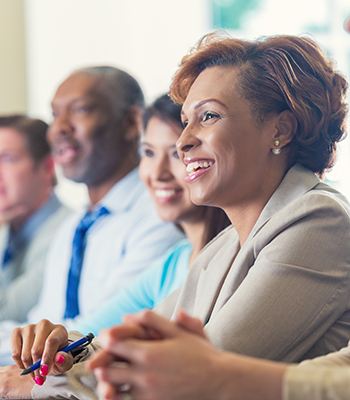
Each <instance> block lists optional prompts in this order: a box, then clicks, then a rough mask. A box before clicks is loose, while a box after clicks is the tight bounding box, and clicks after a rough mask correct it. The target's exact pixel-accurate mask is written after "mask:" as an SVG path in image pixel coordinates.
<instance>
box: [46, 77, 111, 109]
mask: <svg viewBox="0 0 350 400" xmlns="http://www.w3.org/2000/svg"><path fill="white" fill-rule="evenodd" d="M99 81H100V80H99V79H98V77H96V76H93V75H89V74H83V73H79V74H74V75H71V76H69V77H68V78H67V79H66V80H65V81H64V82H63V83H62V84H61V85H60V86H59V87H58V89H57V91H56V94H55V96H54V98H53V100H52V103H51V104H52V105H54V104H58V103H61V102H66V101H68V102H73V101H80V100H90V101H101V100H103V99H106V97H107V96H106V93H105V92H104V91H103V90H102V88H101V85H100V84H99Z"/></svg>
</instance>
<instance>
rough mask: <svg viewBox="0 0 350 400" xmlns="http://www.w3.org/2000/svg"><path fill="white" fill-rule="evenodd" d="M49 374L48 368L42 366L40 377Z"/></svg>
mask: <svg viewBox="0 0 350 400" xmlns="http://www.w3.org/2000/svg"><path fill="white" fill-rule="evenodd" d="M48 373H49V367H48V366H47V365H45V364H43V365H42V366H41V368H40V375H42V376H46V375H47V374H48Z"/></svg>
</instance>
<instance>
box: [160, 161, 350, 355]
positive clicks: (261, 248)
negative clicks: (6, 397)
mask: <svg viewBox="0 0 350 400" xmlns="http://www.w3.org/2000/svg"><path fill="white" fill-rule="evenodd" d="M349 214H350V208H349V204H348V202H347V201H346V199H345V198H344V197H343V196H342V195H341V194H339V193H338V192H337V191H335V190H334V189H332V188H330V187H329V186H328V185H326V184H324V183H322V182H320V181H319V179H318V178H317V177H316V176H315V175H314V174H313V173H312V172H310V171H309V170H307V169H305V168H303V167H302V166H300V165H296V166H294V167H293V168H291V169H290V170H289V172H288V173H287V174H286V176H285V178H284V179H283V181H282V182H281V184H280V186H279V187H278V188H277V190H276V191H275V193H274V194H273V195H272V197H271V198H270V200H269V202H268V203H267V205H266V206H265V208H264V210H263V211H262V213H261V215H260V217H259V219H258V221H257V223H256V224H255V226H254V228H253V230H252V232H251V234H250V236H249V238H248V240H247V241H246V242H245V243H244V245H243V246H242V248H241V249H239V240H238V235H237V232H236V231H235V229H234V227H232V226H231V227H229V228H227V229H226V230H225V231H224V232H223V233H221V234H219V235H218V236H217V237H216V238H215V239H214V240H213V241H212V242H211V243H209V244H208V245H207V246H206V248H205V249H203V250H202V252H201V253H200V255H199V256H198V257H197V259H196V260H195V262H194V263H193V265H192V266H191V268H190V271H189V275H188V277H187V279H186V281H185V283H184V285H183V286H182V287H181V288H179V289H178V290H177V291H176V292H174V293H173V294H172V295H171V296H170V297H169V298H167V299H165V301H164V302H163V303H161V304H160V305H159V306H158V307H157V308H156V311H157V312H158V313H160V314H162V315H164V316H166V317H169V318H174V317H175V312H176V310H177V309H179V308H182V309H184V310H186V311H187V312H188V313H190V314H191V315H193V316H196V317H198V318H200V319H201V320H202V321H203V323H204V324H206V326H205V330H206V332H207V334H208V336H209V338H210V340H211V341H212V342H213V344H214V345H215V346H216V347H218V348H220V349H223V350H228V351H233V352H237V353H242V354H247V355H251V356H256V357H261V358H267V359H272V360H281V361H288V362H297V361H300V360H302V359H304V358H313V357H316V356H319V355H323V354H326V353H328V352H331V351H336V350H339V349H340V348H342V347H344V346H346V344H347V341H348V340H349V338H350V219H349Z"/></svg>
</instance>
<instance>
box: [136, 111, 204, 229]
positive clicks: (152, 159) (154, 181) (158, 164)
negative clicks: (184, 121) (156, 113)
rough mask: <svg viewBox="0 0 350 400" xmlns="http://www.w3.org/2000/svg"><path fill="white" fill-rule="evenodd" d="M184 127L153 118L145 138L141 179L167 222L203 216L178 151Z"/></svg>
mask: <svg viewBox="0 0 350 400" xmlns="http://www.w3.org/2000/svg"><path fill="white" fill-rule="evenodd" d="M181 131H182V129H181V127H180V126H178V125H175V124H169V123H168V122H164V121H162V120H160V119H159V118H157V117H152V118H151V119H150V120H149V122H148V124H147V128H146V132H145V135H144V137H143V140H142V143H141V146H142V159H141V162H140V177H141V179H142V180H143V182H144V183H145V185H146V186H147V188H148V190H149V191H150V193H151V196H152V198H153V201H154V203H155V205H156V208H157V211H158V214H159V215H160V217H161V218H162V219H163V220H165V221H171V222H178V223H181V222H188V221H192V220H196V219H197V218H198V216H200V215H201V213H200V208H199V207H197V206H195V205H194V204H193V203H192V201H191V198H190V192H189V189H188V187H187V185H186V183H185V177H186V175H187V174H186V170H185V167H184V165H183V163H182V162H181V160H180V159H179V156H178V154H177V150H176V146H175V143H176V140H177V139H178V138H179V136H180V135H181Z"/></svg>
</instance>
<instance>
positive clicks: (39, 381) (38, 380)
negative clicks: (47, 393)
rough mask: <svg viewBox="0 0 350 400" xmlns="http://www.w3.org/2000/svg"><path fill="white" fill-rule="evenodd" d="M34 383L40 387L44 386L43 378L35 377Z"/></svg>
mask: <svg viewBox="0 0 350 400" xmlns="http://www.w3.org/2000/svg"><path fill="white" fill-rule="evenodd" d="M35 382H36V384H37V385H39V386H42V385H43V384H44V378H42V377H41V376H37V377H36V379H35Z"/></svg>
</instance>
